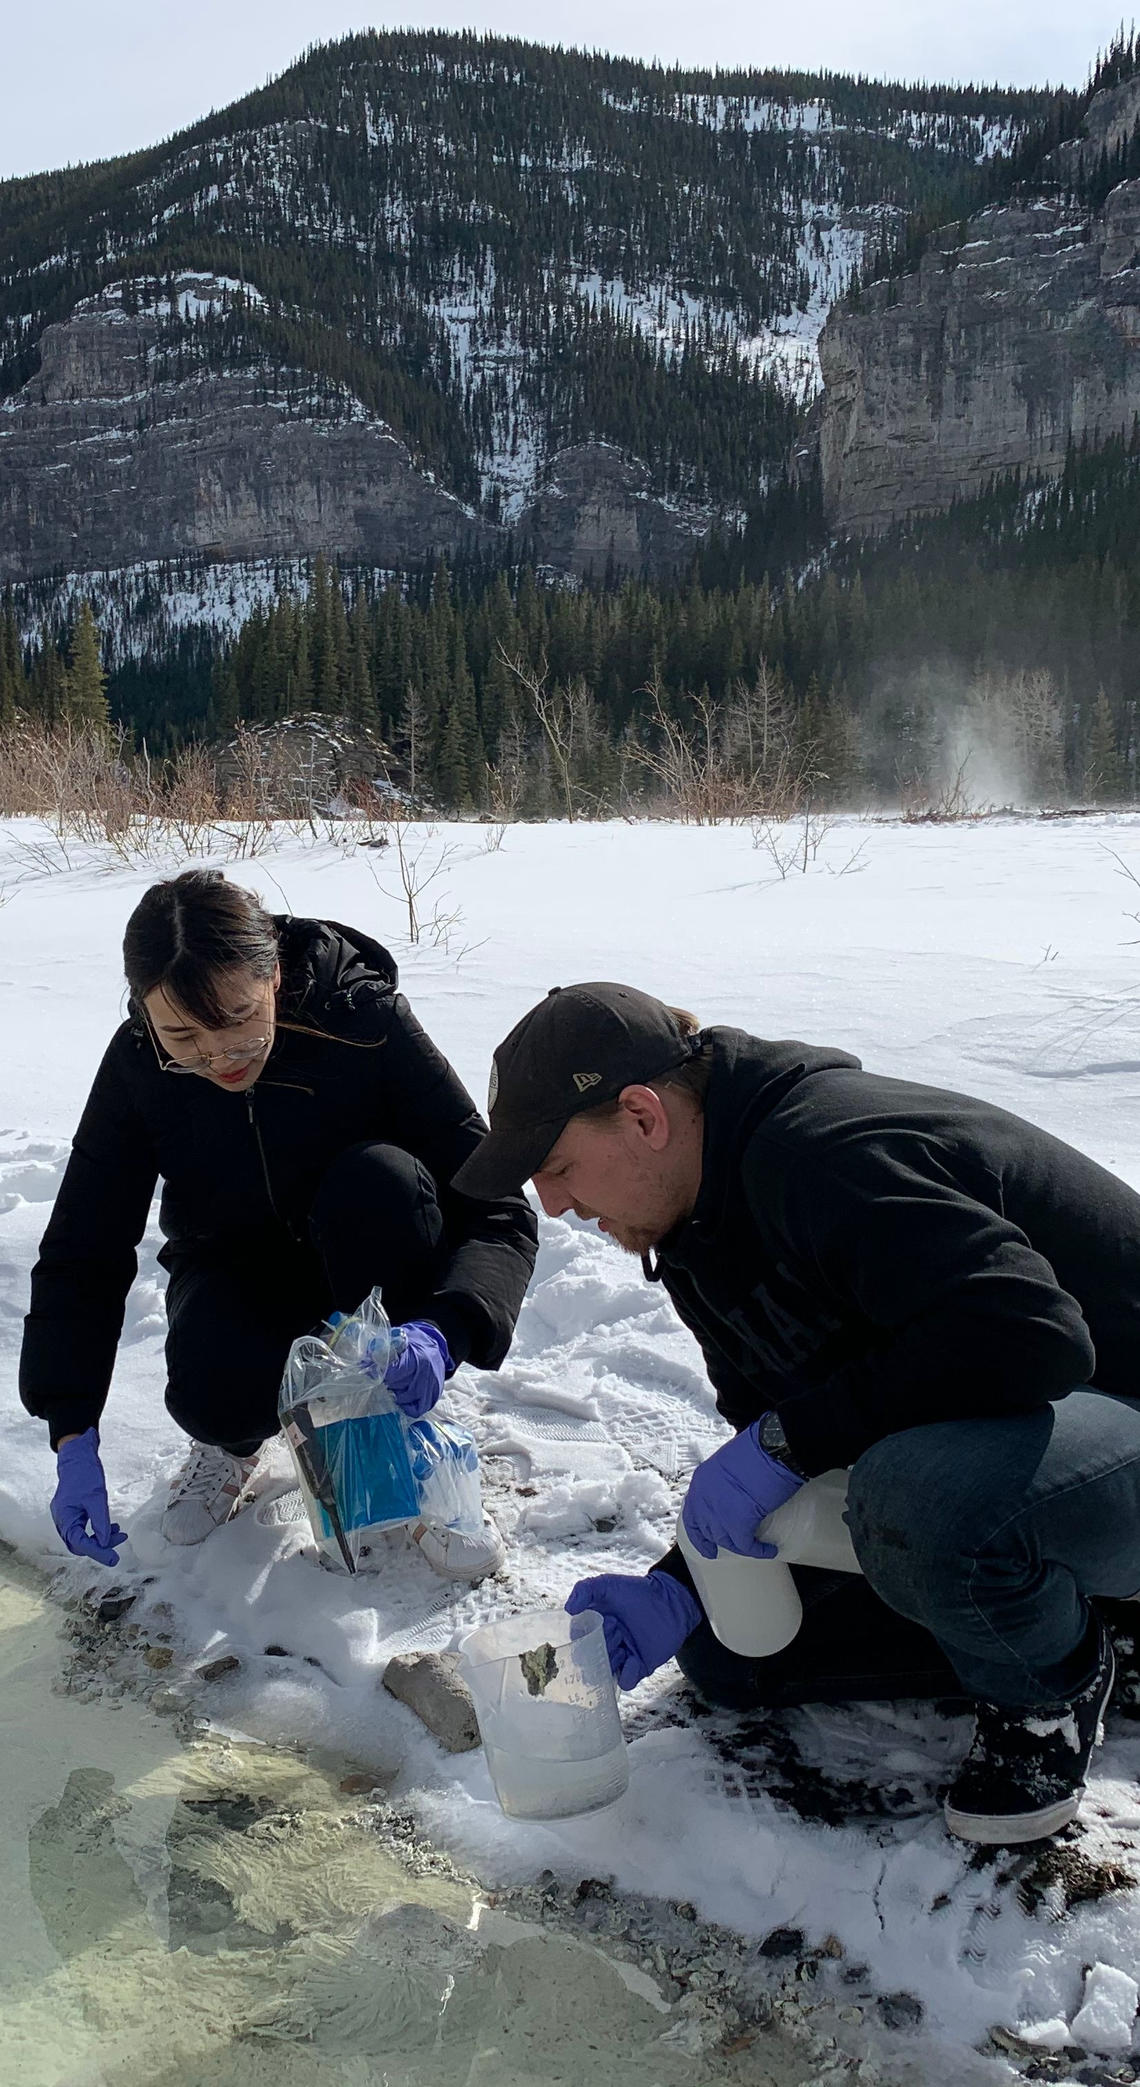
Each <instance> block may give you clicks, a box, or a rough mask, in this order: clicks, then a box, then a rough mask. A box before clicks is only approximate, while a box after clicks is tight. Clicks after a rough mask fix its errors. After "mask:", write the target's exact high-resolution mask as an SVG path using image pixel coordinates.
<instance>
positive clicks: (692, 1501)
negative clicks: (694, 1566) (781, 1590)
mask: <svg viewBox="0 0 1140 2087" xmlns="http://www.w3.org/2000/svg"><path fill="white" fill-rule="evenodd" d="M760 1427H761V1422H760V1421H758V1420H754V1421H753V1423H752V1426H751V1427H750V1428H745V1429H744V1430H743V1432H742V1433H741V1434H739V1435H735V1436H734V1437H733V1439H732V1441H731V1442H725V1443H723V1444H722V1445H721V1447H720V1449H717V1450H714V1452H713V1454H712V1456H711V1457H706V1459H705V1461H704V1463H703V1464H698V1465H697V1468H696V1470H695V1471H694V1473H693V1475H692V1478H691V1479H690V1480H689V1490H688V1493H687V1494H686V1496H685V1505H684V1507H683V1509H682V1511H681V1519H682V1521H683V1522H684V1525H685V1534H686V1536H687V1537H688V1539H689V1542H690V1543H691V1544H692V1546H693V1549H694V1550H695V1551H699V1552H700V1554H701V1557H702V1558H715V1557H716V1554H717V1552H718V1550H724V1551H738V1552H739V1553H740V1554H741V1556H742V1557H745V1558H774V1557H775V1555H776V1546H775V1544H766V1543H762V1542H760V1541H759V1540H758V1539H757V1535H756V1524H757V1523H758V1522H762V1521H763V1520H764V1517H765V1515H770V1514H771V1513H772V1512H773V1510H774V1509H775V1508H777V1507H782V1506H783V1504H784V1502H785V1500H790V1499H791V1497H792V1494H793V1493H798V1492H799V1489H800V1487H801V1486H802V1484H803V1479H802V1478H800V1477H798V1476H797V1475H796V1473H795V1472H794V1471H789V1469H788V1467H787V1465H786V1464H781V1463H779V1462H778V1461H777V1459H776V1458H775V1457H770V1456H769V1455H768V1452H767V1450H765V1449H761V1447H760V1439H759V1431H760Z"/></svg>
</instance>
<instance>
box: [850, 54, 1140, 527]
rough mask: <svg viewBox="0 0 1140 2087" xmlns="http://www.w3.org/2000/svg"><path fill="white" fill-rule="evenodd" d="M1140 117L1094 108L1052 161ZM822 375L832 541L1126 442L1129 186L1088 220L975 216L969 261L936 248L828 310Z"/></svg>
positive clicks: (1014, 212) (1139, 227) (1134, 242)
mask: <svg viewBox="0 0 1140 2087" xmlns="http://www.w3.org/2000/svg"><path fill="white" fill-rule="evenodd" d="M1138 115H1140V82H1138V81H1135V80H1130V81H1127V82H1125V83H1124V85H1123V86H1122V87H1118V88H1114V89H1113V90H1111V92H1109V93H1105V94H1101V95H1098V96H1097V97H1096V99H1095V100H1094V101H1093V103H1092V104H1091V105H1090V109H1089V113H1088V116H1087V118H1086V135H1085V138H1084V140H1082V141H1076V142H1075V143H1074V145H1073V146H1071V147H1069V146H1066V147H1062V148H1061V155H1062V156H1063V155H1065V154H1067V155H1069V160H1071V158H1072V154H1073V153H1074V152H1078V153H1084V154H1086V155H1088V154H1093V155H1094V156H1095V155H1097V154H1099V153H1100V151H1101V148H1102V146H1106V145H1107V146H1108V147H1109V148H1110V149H1112V148H1113V147H1114V146H1115V145H1116V144H1117V143H1119V141H1120V139H1121V138H1122V137H1127V136H1129V135H1130V134H1131V130H1132V126H1133V124H1134V122H1135V121H1136V118H1137V116H1138ZM1059 157H1060V156H1059ZM1069 160H1066V162H1065V164H1066V166H1068V165H1069ZM1057 171H1058V173H1061V174H1063V172H1064V169H1063V168H1062V167H1060V165H1058V168H1057ZM1070 172H1071V167H1070ZM820 363H821V367H822V370H823V377H824V386H825V390H824V397H823V402H822V408H821V412H820V443H821V457H822V466H823V484H824V500H825V505H826V509H827V513H828V516H829V519H830V521H831V523H832V524H833V526H834V527H836V528H838V529H843V530H852V531H855V532H857V533H864V532H869V531H875V530H880V529H883V528H885V527H887V526H888V525H889V524H890V523H892V522H896V521H899V520H902V519H904V518H905V517H906V516H907V515H909V514H914V513H916V512H919V511H921V510H924V509H927V510H928V509H932V508H943V507H947V506H949V504H950V503H951V501H953V500H955V499H957V498H961V497H963V496H968V495H970V494H973V493H978V492H981V491H982V490H983V489H984V487H985V485H986V483H987V481H988V480H989V479H990V478H991V477H992V476H993V475H994V474H996V473H1004V472H1009V471H1012V470H1015V469H1022V470H1032V471H1044V472H1055V471H1059V470H1060V468H1061V466H1062V464H1063V463H1064V458H1065V451H1066V447H1067V445H1068V443H1069V442H1070V441H1071V440H1072V441H1077V442H1080V441H1083V440H1088V441H1089V442H1090V443H1094V444H1095V443H1100V442H1104V441H1105V440H1107V439H1108V438H1109V437H1110V436H1112V435H1116V434H1121V433H1130V432H1131V429H1132V424H1133V418H1134V416H1135V415H1136V414H1137V413H1138V412H1140V182H1136V181H1127V182H1124V183H1122V184H1121V186H1120V187H1119V188H1117V189H1115V190H1114V191H1113V192H1112V194H1111V195H1110V196H1109V197H1108V200H1107V203H1106V204H1105V207H1104V210H1103V211H1102V212H1100V213H1097V214H1093V213H1091V212H1088V211H1084V210H1082V209H1080V208H1077V207H1074V206H1073V205H1072V204H1071V203H1067V202H1065V201H1063V200H1046V199H1044V198H1038V199H1035V200H1030V201H1023V202H1017V203H1013V204H1010V205H1008V206H1006V207H1004V208H1000V209H990V210H985V211H982V212H981V213H980V214H979V215H978V216H977V217H975V218H973V219H971V221H970V223H969V226H968V228H967V238H966V240H965V243H964V244H962V245H958V244H957V243H956V241H955V242H954V243H953V244H951V243H950V242H949V241H947V243H946V245H945V246H944V247H942V248H941V249H939V247H938V246H937V245H936V246H935V248H933V249H932V250H931V251H928V252H927V253H926V254H925V255H924V257H923V259H922V262H921V264H920V267H919V269H918V271H917V273H915V274H914V275H910V276H907V277H904V278H903V279H902V281H901V282H898V283H893V284H890V283H878V284H875V285H874V286H873V287H872V288H871V289H870V290H867V291H864V292H863V294H862V296H861V298H860V299H859V300H858V302H857V303H855V304H851V303H845V304H843V305H840V306H837V307H836V308H835V310H834V311H833V312H832V314H831V317H830V319H829V321H828V323H827V325H826V327H825V329H824V332H823V334H822V336H821V339H820Z"/></svg>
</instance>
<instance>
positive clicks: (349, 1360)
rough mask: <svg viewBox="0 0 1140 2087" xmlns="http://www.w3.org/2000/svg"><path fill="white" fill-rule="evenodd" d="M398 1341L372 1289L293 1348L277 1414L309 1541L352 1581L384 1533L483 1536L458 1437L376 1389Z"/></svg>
mask: <svg viewBox="0 0 1140 2087" xmlns="http://www.w3.org/2000/svg"><path fill="white" fill-rule="evenodd" d="M401 1338H402V1336H401V1334H400V1332H399V1329H397V1331H396V1333H395V1334H393V1333H392V1330H391V1328H390V1326H389V1324H388V1320H387V1317H386V1315H385V1312H384V1308H383V1305H382V1304H381V1302H380V1292H379V1290H378V1289H377V1290H373V1292H372V1294H371V1296H370V1297H367V1298H366V1299H365V1301H364V1303H363V1304H362V1305H361V1306H360V1308H359V1310H358V1311H356V1312H353V1313H352V1314H351V1315H350V1316H342V1315H341V1314H340V1313H334V1314H333V1315H332V1317H331V1319H330V1320H329V1323H328V1325H327V1326H325V1327H322V1329H321V1331H320V1332H319V1333H306V1334H302V1336H301V1338H300V1339H299V1340H296V1341H294V1342H293V1345H292V1347H291V1348H290V1350H289V1357H288V1361H287V1362H286V1364H285V1374H284V1376H283V1377H282V1380H281V1391H280V1396H279V1398H278V1412H279V1414H280V1418H281V1426H282V1428H283V1430H284V1433H285V1439H286V1441H287V1442H288V1444H289V1447H290V1449H291V1450H292V1453H293V1462H294V1464H295V1465H296V1468H297V1477H298V1480H299V1482H300V1486H301V1493H302V1496H303V1498H304V1501H305V1505H306V1507H307V1509H308V1514H309V1522H310V1524H311V1527H312V1531H313V1537H314V1540H315V1542H316V1544H317V1546H318V1548H319V1550H320V1551H321V1554H322V1556H323V1557H324V1558H325V1559H326V1560H327V1561H328V1562H329V1563H330V1564H332V1565H335V1566H338V1567H343V1568H344V1570H345V1571H347V1572H350V1573H354V1572H355V1571H356V1570H357V1567H358V1565H359V1564H360V1561H361V1558H362V1557H363V1556H365V1554H366V1553H367V1552H368V1551H369V1549H370V1548H371V1544H372V1540H373V1538H374V1537H375V1536H376V1535H377V1533H378V1532H379V1531H381V1530H384V1529H397V1528H400V1527H414V1526H415V1525H416V1524H418V1523H419V1522H421V1521H427V1522H433V1523H440V1524H443V1525H444V1526H446V1527H448V1528H451V1529H459V1530H462V1531H463V1532H465V1533H467V1534H474V1533H476V1532H478V1531H480V1530H481V1529H482V1527H483V1501H482V1493H481V1490H480V1485H479V1459H478V1456H477V1454H476V1450H475V1444H474V1442H473V1440H472V1438H471V1436H470V1435H469V1434H468V1432H467V1430H466V1429H465V1428H458V1427H455V1426H453V1425H452V1423H451V1422H450V1421H443V1420H440V1419H439V1418H438V1416H433V1417H432V1418H430V1419H429V1418H427V1417H425V1418H424V1419H422V1420H407V1419H405V1417H404V1415H403V1414H402V1413H401V1411H400V1408H399V1406H398V1405H397V1403H396V1399H395V1397H394V1396H393V1394H392V1392H390V1391H389V1389H388V1387H387V1385H386V1384H385V1382H384V1372H385V1370H386V1369H387V1367H388V1364H389V1361H390V1360H391V1358H392V1356H393V1355H394V1354H395V1353H396V1352H397V1349H396V1343H397V1342H398V1341H399V1340H400V1339H401Z"/></svg>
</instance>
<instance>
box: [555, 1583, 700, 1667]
mask: <svg viewBox="0 0 1140 2087" xmlns="http://www.w3.org/2000/svg"><path fill="white" fill-rule="evenodd" d="M566 1608H567V1611H568V1612H569V1614H570V1615H571V1616H580V1615H581V1613H582V1610H583V1609H596V1610H597V1611H598V1614H599V1615H600V1616H601V1618H602V1628H603V1630H604V1631H605V1635H606V1651H607V1652H608V1654H609V1657H610V1668H611V1671H612V1673H613V1677H614V1680H615V1681H616V1682H617V1683H618V1685H619V1687H620V1688H636V1687H637V1684H638V1682H639V1681H644V1679H645V1677H646V1675H647V1674H652V1673H653V1671H654V1669H655V1668H656V1667H663V1666H664V1665H665V1662H666V1660H668V1659H672V1658H673V1655H674V1653H676V1652H679V1651H680V1648H681V1646H682V1645H683V1644H684V1642H685V1639H686V1638H687V1637H688V1635H689V1633H690V1631H694V1630H696V1627H697V1625H698V1623H701V1622H703V1620H704V1617H703V1611H702V1609H701V1605H700V1603H699V1602H698V1601H697V1599H696V1597H695V1596H694V1595H692V1594H690V1593H689V1590H688V1588H687V1587H685V1586H683V1585H682V1583H681V1581H680V1580H675V1579H674V1578H673V1576H672V1574H671V1573H667V1572H651V1573H645V1574H644V1575H642V1574H639V1573H621V1572H604V1573H599V1575H598V1577H597V1579H595V1580H579V1582H578V1584H577V1586H576V1587H572V1588H571V1590H570V1593H569V1595H568V1596H567V1600H566Z"/></svg>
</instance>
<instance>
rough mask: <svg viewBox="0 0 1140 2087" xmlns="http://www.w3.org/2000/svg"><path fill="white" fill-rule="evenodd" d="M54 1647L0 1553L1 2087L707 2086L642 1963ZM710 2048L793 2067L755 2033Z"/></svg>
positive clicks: (709, 2065)
mask: <svg viewBox="0 0 1140 2087" xmlns="http://www.w3.org/2000/svg"><path fill="white" fill-rule="evenodd" d="M62 1662H63V1639H62V1634H61V1628H60V1617H59V1611H58V1610H57V1609H55V1608H53V1607H52V1606H51V1605H50V1603H49V1602H48V1601H46V1600H45V1598H44V1594H43V1591H42V1588H41V1586H40V1583H39V1582H38V1581H36V1580H35V1579H33V1577H32V1576H31V1575H30V1574H29V1573H27V1572H25V1571H24V1570H23V1569H22V1568H20V1567H19V1566H17V1565H15V1564H13V1563H12V1561H11V1560H2V1559H0V1747H2V1759H3V1762H4V1774H3V1778H2V1779H0V2081H2V2082H3V2087H318V2083H319V2087H593V2083H595V2082H596V2083H599V2087H600V2083H601V2082H603V2081H604V2082H606V2083H607V2087H608V2083H609V2082H611V2081H613V2080H614V2079H618V2080H620V2081H621V2082H622V2087H693V2082H694V2079H695V2077H696V2075H695V2073H694V2062H695V2061H694V2056H693V2052H692V2049H691V2048H690V2047H687V2044H686V2040H685V2037H684V2035H681V2036H680V2037H679V2036H678V2031H679V2030H680V2031H683V2030H684V2027H685V2025H684V2022H683V2020H682V2019H681V2018H680V2017H679V2016H678V2013H677V2010H676V2009H675V2008H673V2007H671V2006H670V2005H669V2004H668V2003H667V2002H665V2001H663V2000H662V1998H661V1996H660V1994H659V1993H658V1991H657V1990H656V1988H655V1987H654V1985H653V1984H652V1983H651V1982H650V1980H649V1979H647V1978H646V1977H644V1975H643V1974H640V1973H638V1972H635V1971H632V1970H630V1969H629V1968H628V1967H625V1966H620V1967H619V1966H618V1965H616V1964H614V1963H612V1962H611V1961H610V1960H609V1959H608V1958H606V1957H604V1956H603V1955H601V1954H600V1953H599V1952H598V1951H597V1950H595V1949H594V1948H592V1947H590V1946H589V1945H586V1944H583V1943H579V1942H576V1941H574V1940H572V1939H569V1938H565V1937H559V1936H557V1935H554V1934H552V1933H549V1932H547V1931H546V1930H544V1929H542V1928H538V1927H534V1926H527V1925H526V1924H525V1923H521V1922H513V1921H511V1920H509V1919H507V1918H506V1917H504V1916H503V1915H500V1914H494V1913H490V1912H489V1911H488V1909H487V1908H486V1906H485V1905H483V1904H482V1903H481V1901H480V1900H479V1898H478V1897H477V1895H476V1894H475V1892H474V1891H473V1890H472V1889H470V1888H468V1887H467V1886H464V1885H461V1884H460V1883H458V1882H456V1881H454V1880H452V1879H450V1878H439V1877H435V1878H431V1877H429V1878H427V1879H419V1878H416V1879H413V1878H411V1877H409V1875H408V1873H407V1871H406V1870H405V1869H404V1868H403V1867H402V1866H401V1865H400V1864H399V1863H398V1862H397V1861H396V1860H395V1858H394V1857H393V1856H392V1855H391V1854H390V1853H389V1851H388V1850H387V1849H386V1848H385V1846H384V1844H383V1842H382V1840H381V1839H380V1837H379V1835H378V1834H376V1833H374V1832H371V1831H369V1830H368V1828H367V1826H366V1824H365V1823H363V1822H362V1821H361V1819H360V1818H359V1816H355V1815H354V1812H353V1809H352V1800H349V1799H346V1798H345V1797H344V1796H341V1795H340V1794H339V1792H338V1787H337V1781H336V1778H335V1777H333V1778H331V1779H330V1777H328V1776H326V1775H325V1774H324V1773H323V1772H322V1771H321V1770H319V1769H318V1768H316V1767H315V1766H312V1765H310V1764H309V1763H306V1762H305V1761H303V1760H301V1759H299V1758H297V1757H295V1756H293V1755H291V1754H288V1753H281V1752H275V1751H273V1750H272V1749H269V1748H264V1747H258V1746H253V1745H248V1746H245V1745H238V1744H235V1743H232V1742H229V1741H226V1740H224V1739H221V1738H214V1737H207V1738H205V1739H203V1740H201V1741H199V1742H197V1743H195V1744H193V1745H191V1746H189V1747H185V1746H182V1745H180V1744H179V1743H178V1742H177V1740H176V1739H175V1738H174V1737H173V1736H172V1734H171V1730H170V1727H169V1724H167V1723H165V1722H164V1721H163V1720H161V1719H159V1718H157V1717H155V1716H154V1715H153V1713H152V1712H151V1711H149V1710H148V1709H146V1708H144V1707H143V1706H142V1705H141V1704H139V1703H138V1702H136V1701H134V1700H132V1699H130V1698H124V1697H118V1698H115V1697H103V1698H101V1699H96V1700H94V1701H79V1700H77V1699H76V1698H75V1697H74V1696H70V1695H68V1694H66V1693H59V1692H58V1689H57V1687H56V1684H57V1682H58V1679H59V1676H60V1672H61V1667H62ZM357 1803H359V1800H357ZM696 2062H697V2066H698V2070H699V2077H700V2080H701V2081H702V2083H703V2082H705V2081H713V2080H724V2081H729V2080H732V2081H737V2082H740V2083H742V2087H743V2083H744V2082H747V2083H748V2087H767V2083H769V2082H771V2083H785V2087H787V2083H791V2082H792V2081H794V2080H796V2079H800V2080H802V2078H803V2074H802V2069H801V2068H802V2061H799V2062H798V2063H797V2062H796V2060H795V2058H794V2056H793V2054H792V2053H790V2052H789V2050H788V2049H787V2047H786V2046H785V2045H784V2044H783V2043H782V2042H781V2041H780V2040H778V2039H777V2038H775V2037H771V2038H769V2037H766V2036H763V2035H762V2036H761V2038H760V2040H759V2042H758V2043H757V2044H754V2045H753V2046H752V2048H751V2049H750V2050H749V2051H748V2052H747V2053H745V2054H744V2055H743V2056H741V2057H740V2058H728V2059H723V2060H722V2059H721V2058H720V2057H719V2056H718V2057H716V2058H713V2057H712V2056H711V2055H702V2056H701V2058H700V2059H699V2060H698V2061H696Z"/></svg>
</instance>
